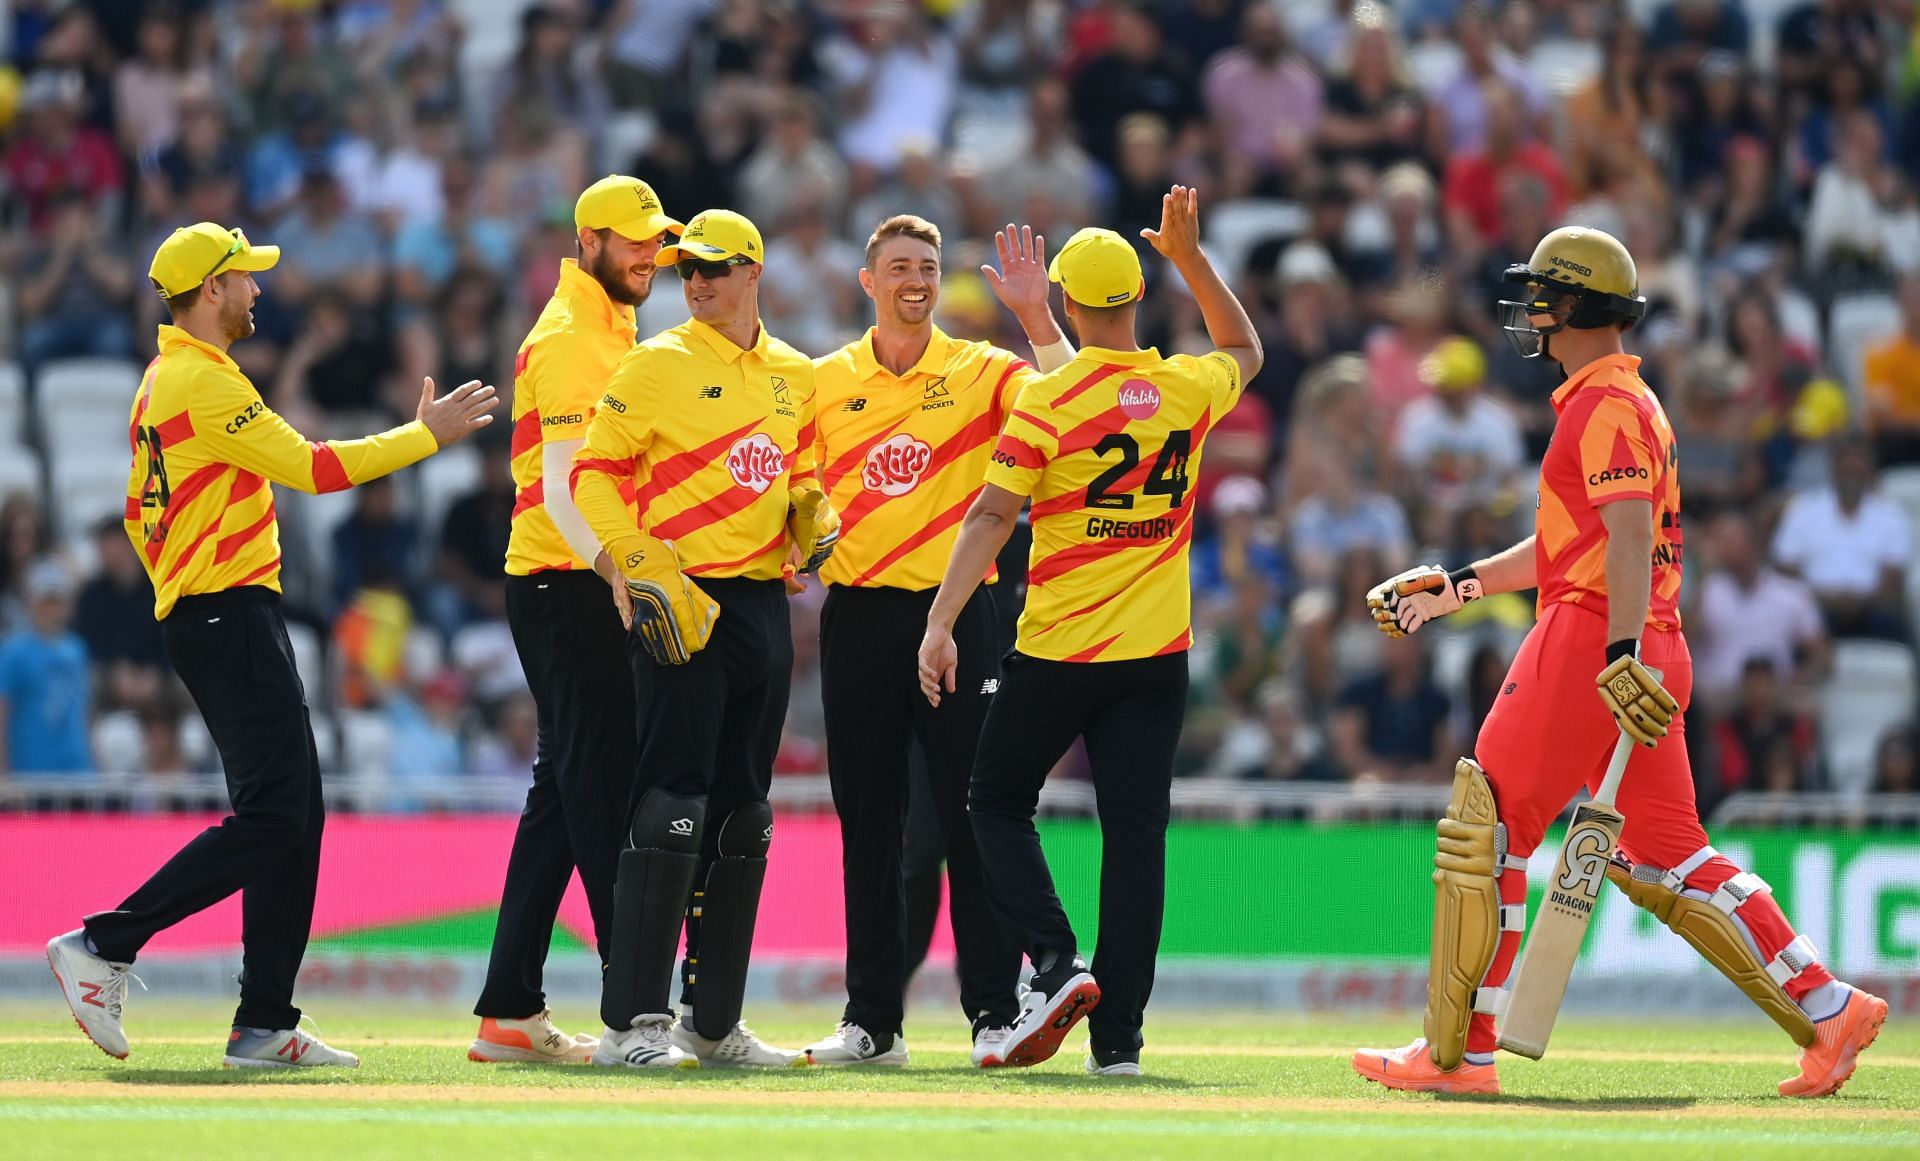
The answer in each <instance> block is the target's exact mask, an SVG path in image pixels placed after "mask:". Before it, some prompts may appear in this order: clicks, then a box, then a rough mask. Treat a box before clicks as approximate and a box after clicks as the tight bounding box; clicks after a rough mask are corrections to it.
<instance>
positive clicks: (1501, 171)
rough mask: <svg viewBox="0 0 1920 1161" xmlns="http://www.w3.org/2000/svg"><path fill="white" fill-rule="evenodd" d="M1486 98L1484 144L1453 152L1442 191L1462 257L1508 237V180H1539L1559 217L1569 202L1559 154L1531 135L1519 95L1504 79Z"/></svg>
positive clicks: (1493, 84)
mask: <svg viewBox="0 0 1920 1161" xmlns="http://www.w3.org/2000/svg"><path fill="white" fill-rule="evenodd" d="M1482 101H1483V103H1484V105H1485V111H1486V135H1485V145H1484V147H1483V148H1480V149H1475V150H1467V151H1463V152H1460V153H1456V154H1454V155H1453V157H1452V159H1451V160H1449V161H1448V162H1447V175H1446V179H1445V181H1444V183H1443V192H1442V194H1441V202H1442V204H1443V205H1445V207H1446V213H1447V234H1448V238H1449V240H1450V241H1451V242H1452V244H1453V247H1454V250H1455V252H1456V253H1457V254H1462V255H1473V254H1477V253H1478V252H1479V250H1480V248H1481V247H1482V246H1493V245H1497V244H1498V243H1499V241H1500V239H1501V237H1502V236H1503V235H1504V233H1505V230H1504V229H1503V224H1502V222H1501V218H1500V191H1501V189H1502V187H1503V186H1504V185H1505V184H1506V183H1507V182H1509V181H1511V180H1513V179H1515V178H1517V177H1521V176H1523V175H1524V176H1531V177H1534V178H1537V179H1538V180H1539V181H1541V182H1542V183H1544V184H1545V185H1546V187H1547V190H1548V191H1549V193H1550V195H1551V200H1550V202H1549V206H1550V209H1549V213H1551V214H1553V215H1555V216H1557V215H1558V214H1559V213H1560V211H1561V209H1563V208H1564V207H1565V205H1566V200H1567V184H1566V177H1565V175H1564V174H1563V173H1562V172H1561V169H1560V160H1559V156H1558V154H1556V153H1555V152H1554V150H1553V149H1551V148H1549V147H1548V146H1547V145H1545V144H1544V143H1542V142H1541V141H1539V140H1538V139H1532V138H1529V137H1528V136H1527V126H1526V121H1525V118H1524V110H1523V109H1522V108H1521V105H1520V95H1519V93H1518V92H1516V91H1515V90H1514V89H1513V88H1511V87H1510V86H1508V85H1505V84H1502V83H1500V82H1497V81H1496V82H1489V84H1488V86H1487V89H1486V92H1485V93H1484V94H1483V96H1482Z"/></svg>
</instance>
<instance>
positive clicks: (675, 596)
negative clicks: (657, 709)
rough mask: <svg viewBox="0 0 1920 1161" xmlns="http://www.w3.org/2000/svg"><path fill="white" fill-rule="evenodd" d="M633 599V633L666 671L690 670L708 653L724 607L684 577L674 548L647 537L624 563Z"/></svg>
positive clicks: (650, 655)
mask: <svg viewBox="0 0 1920 1161" xmlns="http://www.w3.org/2000/svg"><path fill="white" fill-rule="evenodd" d="M620 565H621V573H622V574H623V575H624V576H625V577H626V581H627V592H628V594H629V595H631V596H632V597H633V632H634V635H635V636H636V637H638V638H639V639H640V645H641V647H642V648H644V649H645V650H646V651H647V655H648V656H649V657H652V658H653V659H654V661H656V662H658V663H659V664H661V665H685V664H686V663H687V662H688V661H689V660H691V659H692V657H693V655H694V654H695V653H698V652H700V650H702V649H704V648H706V647H707V639H708V638H710V637H712V636H713V623H714V621H715V620H717V619H718V618H719V616H720V606H719V605H716V604H714V603H713V600H712V598H710V597H708V596H707V594H706V593H704V592H701V591H700V586H699V585H696V584H694V583H693V582H692V581H691V580H688V579H687V574H686V573H683V572H681V571H680V558H679V557H678V556H677V555H675V553H674V551H673V544H672V543H671V542H670V541H666V540H655V539H654V538H652V537H647V539H646V542H645V544H643V545H642V546H641V547H640V548H637V549H635V550H634V551H632V552H630V553H628V554H627V557H626V559H625V560H623V561H621V562H620Z"/></svg>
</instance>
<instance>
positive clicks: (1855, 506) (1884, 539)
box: [1773, 440, 1913, 642]
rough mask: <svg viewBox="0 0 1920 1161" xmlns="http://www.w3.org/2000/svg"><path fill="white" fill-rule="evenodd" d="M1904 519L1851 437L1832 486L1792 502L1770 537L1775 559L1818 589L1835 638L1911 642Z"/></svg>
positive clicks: (1868, 451) (1866, 451)
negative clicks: (1882, 491)
mask: <svg viewBox="0 0 1920 1161" xmlns="http://www.w3.org/2000/svg"><path fill="white" fill-rule="evenodd" d="M1912 555H1913V537H1912V533H1911V530H1910V529H1909V528H1908V526H1907V518H1906V515H1905V514H1904V513H1902V512H1901V511H1900V508H1899V506H1898V505H1897V504H1895V503H1894V502H1893V501H1891V500H1889V499H1887V498H1886V497H1885V496H1882V495H1881V494H1880V493H1879V491H1878V490H1877V488H1876V487H1875V471H1874V462H1873V450H1872V448H1870V447H1869V446H1868V445H1867V444H1866V443H1864V442H1862V441H1859V440H1851V441H1848V442H1846V443H1843V444H1841V445H1839V446H1838V447H1836V448H1835V449H1834V451H1833V485H1832V486H1831V487H1827V488H1819V489H1815V490H1813V491H1807V492H1801V493H1800V494H1798V495H1796V496H1795V497H1793V499H1791V500H1789V501H1788V502H1787V509H1786V511H1785V512H1784V513H1783V514H1782V515H1781V517H1780V527H1779V529H1778V530H1777V531H1776V532H1775V533H1774V536H1773V559H1774V563H1776V564H1778V565H1779V566H1780V568H1781V569H1782V570H1783V571H1785V572H1786V573H1788V574H1789V575H1792V576H1796V577H1799V578H1800V579H1802V580H1804V581H1806V582H1807V584H1808V585H1809V586H1810V587H1811V588H1812V589H1813V594H1814V599H1815V600H1816V601H1818V602H1819V605H1820V611H1821V612H1822V613H1824V614H1825V615H1826V619H1827V628H1828V629H1829V630H1830V631H1831V632H1832V633H1833V635H1834V636H1836V637H1880V638H1885V639H1887V640H1891V641H1901V642H1906V641H1908V639H1909V638H1908V625H1907V616H1906V608H1905V601H1906V577H1907V562H1908V561H1909V560H1910V559H1911V557H1912Z"/></svg>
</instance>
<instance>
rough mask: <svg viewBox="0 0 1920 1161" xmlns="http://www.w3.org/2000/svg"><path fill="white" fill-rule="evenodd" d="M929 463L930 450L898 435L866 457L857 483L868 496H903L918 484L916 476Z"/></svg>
mask: <svg viewBox="0 0 1920 1161" xmlns="http://www.w3.org/2000/svg"><path fill="white" fill-rule="evenodd" d="M932 462H933V449H932V448H930V447H928V446H927V445H926V444H924V443H921V442H920V441H919V440H917V439H915V438H913V437H912V436H910V435H907V434H905V433H902V434H900V435H896V436H894V437H893V438H892V439H889V440H887V441H886V442H885V443H883V444H879V445H878V446H876V447H875V448H874V449H873V450H872V451H870V452H868V453H867V464H866V467H865V468H864V469H862V470H861V473H860V482H861V483H862V484H863V485H865V486H866V489H867V491H869V492H878V493H880V494H881V495H882V496H904V495H906V494H907V493H908V492H911V491H913V489H914V486H915V485H917V484H918V483H919V482H920V473H922V472H924V471H926V470H927V465H928V464H930V463H932Z"/></svg>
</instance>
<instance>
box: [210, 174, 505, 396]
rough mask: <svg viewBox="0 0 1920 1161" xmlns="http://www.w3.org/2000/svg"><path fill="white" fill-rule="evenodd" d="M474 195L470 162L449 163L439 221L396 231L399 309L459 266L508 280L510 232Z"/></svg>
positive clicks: (430, 292) (418, 302)
mask: <svg viewBox="0 0 1920 1161" xmlns="http://www.w3.org/2000/svg"><path fill="white" fill-rule="evenodd" d="M479 193H480V191H479V188H478V173H477V171H476V169H475V166H474V163H473V161H472V159H470V158H467V157H460V156H454V157H449V158H448V159H447V161H446V164H445V165H444V166H442V167H441V170H440V202H441V206H442V207H443V208H442V212H441V214H440V216H439V218H438V219H437V220H435V219H414V220H412V221H409V222H405V223H403V224H402V225H401V227H400V230H399V233H398V234H397V236H396V237H395V238H394V241H393V292H394V297H395V298H397V299H398V300H399V302H400V303H401V304H403V306H404V307H405V308H408V309H418V308H420V307H423V306H425V305H426V304H427V303H430V302H431V301H433V298H434V296H435V294H436V293H437V292H438V291H439V290H440V288H441V287H443V286H445V285H446V284H447V283H448V281H449V280H450V279H451V278H452V276H453V272H454V270H455V268H457V267H460V266H463V265H466V266H471V267H478V268H480V269H482V270H485V271H486V272H487V273H488V274H490V275H491V276H492V277H494V278H495V279H505V278H507V277H509V276H510V275H511V274H512V272H513V259H514V243H515V241H516V239H515V229H514V226H513V224H512V223H510V222H508V221H507V220H506V219H505V218H503V217H501V216H500V215H499V214H497V213H496V212H494V211H493V209H492V207H490V206H488V205H487V204H486V203H484V202H483V201H482V200H481V199H480V196H479ZM213 220H214V221H225V220H226V219H225V218H215V219H213ZM449 381H450V382H454V383H459V382H463V380H460V379H452V378H449Z"/></svg>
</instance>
